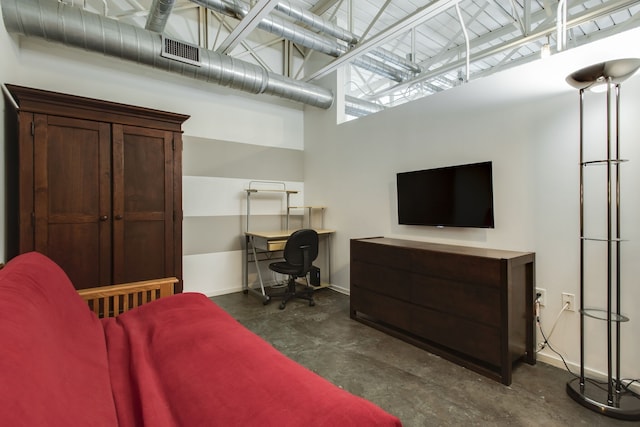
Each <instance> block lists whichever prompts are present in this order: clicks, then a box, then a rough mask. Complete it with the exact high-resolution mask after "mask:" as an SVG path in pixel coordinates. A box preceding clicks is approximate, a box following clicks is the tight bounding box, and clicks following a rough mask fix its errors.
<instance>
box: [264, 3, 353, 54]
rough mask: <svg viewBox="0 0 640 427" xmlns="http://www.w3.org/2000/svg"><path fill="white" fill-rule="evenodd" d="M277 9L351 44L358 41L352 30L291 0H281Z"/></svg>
mask: <svg viewBox="0 0 640 427" xmlns="http://www.w3.org/2000/svg"><path fill="white" fill-rule="evenodd" d="M275 10H277V11H278V12H280V13H283V14H285V15H287V16H290V17H292V18H293V19H295V20H296V21H298V22H301V23H303V24H305V25H307V26H309V27H310V28H313V29H315V30H318V31H322V32H323V33H325V34H329V35H330V36H333V37H335V38H337V39H340V40H344V41H346V42H347V43H349V44H350V45H354V44H356V43H358V38H357V37H356V36H355V34H353V33H352V32H350V31H347V30H345V29H344V28H340V27H338V26H337V25H334V24H333V23H331V22H329V21H327V20H326V19H324V18H323V17H321V16H318V15H316V14H315V13H312V12H309V11H308V10H306V9H304V8H302V7H301V6H297V5H294V4H293V3H291V2H289V1H286V0H281V1H280V2H278V4H277V5H276V7H275Z"/></svg>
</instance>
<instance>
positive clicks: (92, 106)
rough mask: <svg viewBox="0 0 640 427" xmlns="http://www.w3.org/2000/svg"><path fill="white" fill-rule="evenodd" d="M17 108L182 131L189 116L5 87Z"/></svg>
mask: <svg viewBox="0 0 640 427" xmlns="http://www.w3.org/2000/svg"><path fill="white" fill-rule="evenodd" d="M6 86H7V88H8V89H9V92H11V95H12V96H13V97H14V99H15V101H16V103H17V104H18V106H19V107H20V111H25V112H30V113H42V114H55V115H59V116H65V117H75V118H81V119H86V120H95V121H100V122H110V123H118V124H123V125H135V126H142V127H149V128H153V129H162V130H168V131H172V132H182V123H184V122H185V121H186V120H187V119H188V118H189V117H190V116H188V115H185V114H177V113H170V112H166V111H160V110H154V109H150V108H144V107H136V106H133V105H127V104H120V103H117V102H110V101H103V100H99V99H92V98H85V97H82V96H75V95H68V94H64V93H58V92H51V91H46V90H41V89H33V88H28V87H24V86H16V85H11V84H7V85H6Z"/></svg>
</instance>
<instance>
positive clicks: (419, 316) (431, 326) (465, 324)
mask: <svg viewBox="0 0 640 427" xmlns="http://www.w3.org/2000/svg"><path fill="white" fill-rule="evenodd" d="M409 331H410V332H412V333H413V334H415V335H417V336H419V337H421V338H424V339H427V340H429V341H432V342H434V343H438V345H441V346H444V347H447V348H448V349H451V350H454V351H456V352H460V353H463V354H465V355H467V356H470V357H472V358H474V359H476V360H481V361H483V362H485V363H489V364H491V365H493V366H500V363H501V359H500V356H501V353H500V351H501V349H502V346H501V345H500V330H499V328H496V327H492V326H487V325H483V324H481V323H476V322H474V321H472V320H468V319H463V318H460V317H458V316H455V315H453V314H448V313H442V312H439V311H436V310H429V309H425V308H422V307H413V308H412V310H411V328H410V329H409Z"/></svg>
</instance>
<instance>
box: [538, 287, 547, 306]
mask: <svg viewBox="0 0 640 427" xmlns="http://www.w3.org/2000/svg"><path fill="white" fill-rule="evenodd" d="M536 295H540V296H539V297H538V302H539V303H540V307H544V305H545V302H546V301H547V290H546V289H542V288H536Z"/></svg>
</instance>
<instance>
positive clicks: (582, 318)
mask: <svg viewBox="0 0 640 427" xmlns="http://www.w3.org/2000/svg"><path fill="white" fill-rule="evenodd" d="M583 146H584V89H580V387H581V388H583V387H584V148H583Z"/></svg>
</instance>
